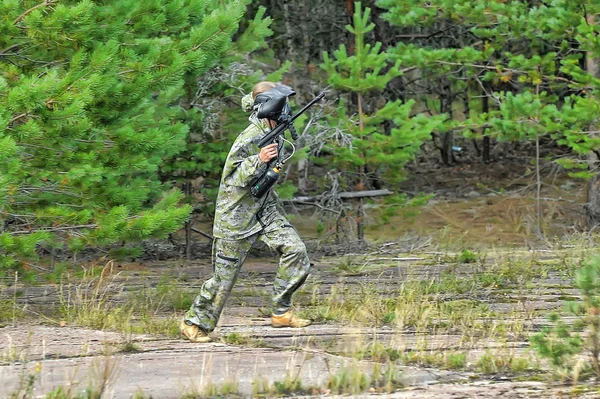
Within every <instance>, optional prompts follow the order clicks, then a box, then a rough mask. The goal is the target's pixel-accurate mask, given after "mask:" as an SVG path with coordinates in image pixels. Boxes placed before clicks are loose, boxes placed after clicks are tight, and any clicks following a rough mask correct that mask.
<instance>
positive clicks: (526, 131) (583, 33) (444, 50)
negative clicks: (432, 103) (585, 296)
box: [377, 0, 600, 233]
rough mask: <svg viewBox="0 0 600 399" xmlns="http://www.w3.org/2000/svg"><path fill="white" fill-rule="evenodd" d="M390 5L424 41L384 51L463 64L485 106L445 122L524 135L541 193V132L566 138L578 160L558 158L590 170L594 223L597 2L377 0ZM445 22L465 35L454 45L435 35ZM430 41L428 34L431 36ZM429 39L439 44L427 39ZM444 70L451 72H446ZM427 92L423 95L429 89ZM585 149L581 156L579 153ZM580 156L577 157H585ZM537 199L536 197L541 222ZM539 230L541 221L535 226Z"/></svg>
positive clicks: (597, 203)
mask: <svg viewBox="0 0 600 399" xmlns="http://www.w3.org/2000/svg"><path fill="white" fill-rule="evenodd" d="M377 4H378V5H379V6H381V7H384V8H386V9H388V11H389V12H388V13H387V14H386V16H385V18H386V19H387V20H388V21H389V22H390V23H391V24H393V25H395V26H397V27H399V28H406V27H416V26H418V27H419V29H420V30H421V33H422V36H423V37H425V38H428V39H425V40H424V41H422V42H420V43H419V42H418V40H419V39H417V40H416V44H415V43H411V44H406V43H399V44H398V45H397V46H396V48H395V49H393V50H390V52H392V53H393V54H394V55H395V56H396V57H397V58H398V59H400V60H402V62H403V65H406V66H414V67H416V68H418V69H419V71H420V72H421V73H422V74H424V73H425V72H423V71H432V73H435V71H444V70H445V69H446V70H447V69H448V68H450V71H454V72H453V73H458V71H463V73H464V75H465V76H467V77H468V79H467V80H468V81H470V82H471V86H477V87H479V89H478V91H479V93H476V92H474V91H472V92H470V93H469V92H467V94H469V95H470V96H472V97H473V98H470V99H469V100H468V101H467V104H471V105H476V104H477V101H478V100H477V99H476V98H474V97H484V98H485V100H486V101H485V102H484V104H488V100H489V103H492V104H494V107H492V108H491V109H486V108H487V107H478V106H474V107H471V108H470V109H469V111H470V112H469V114H468V115H467V118H466V120H460V118H457V117H455V118H452V119H449V120H448V121H447V122H446V124H445V125H446V129H456V130H458V131H463V132H464V133H465V134H466V135H467V136H469V137H471V136H472V135H473V134H474V133H477V132H479V133H480V134H481V133H484V134H486V135H494V136H496V137H498V138H499V139H501V140H527V141H532V142H534V143H535V144H536V148H537V149H538V157H537V166H538V198H539V192H540V189H541V185H542V182H541V180H540V177H539V144H540V140H541V139H544V138H545V139H551V140H555V141H556V142H558V143H559V144H561V145H565V146H568V147H570V148H571V149H572V150H573V152H574V153H575V154H581V157H579V159H577V158H572V157H571V158H568V159H564V160H562V162H561V164H562V165H564V166H568V167H575V168H578V169H579V172H575V173H574V174H573V175H574V176H580V177H589V176H594V177H593V179H592V180H591V181H590V183H591V184H590V185H589V188H590V191H589V192H590V194H591V195H589V196H588V197H589V199H588V204H587V207H586V209H587V211H588V218H589V220H590V224H591V225H595V224H597V223H599V222H600V188H598V185H597V184H593V183H594V182H595V181H596V180H597V178H596V173H597V171H596V170H597V168H598V165H600V163H599V159H600V158H598V157H597V155H596V153H597V150H598V149H599V148H600V140H599V137H598V135H597V134H596V133H595V132H597V131H598V126H597V114H598V107H599V106H600V101H599V100H600V99H599V97H598V93H597V90H598V89H600V86H599V83H600V79H599V78H600V76H598V70H597V68H594V66H597V65H598V63H597V62H596V61H595V60H598V59H600V40H598V33H599V32H600V26H599V24H598V15H599V14H600V3H598V2H597V1H591V0H584V1H578V2H573V1H568V0H556V1H552V2H551V4H548V3H547V2H543V1H530V2H518V1H514V2H507V1H504V0H491V1H485V2H481V1H476V0H462V1H460V2H458V3H457V2H456V1H450V0H434V1H424V0H412V1H410V2H403V3H399V2H396V1H391V0H379V1H378V2H377ZM442 20H443V21H445V22H446V24H447V25H449V26H450V27H449V29H452V32H454V36H460V35H467V36H468V37H469V39H468V41H463V43H462V45H460V46H459V45H457V43H453V45H452V46H449V45H445V44H446V43H442V45H439V40H438V39H435V40H434V39H429V38H432V37H438V36H437V35H444V34H445V32H440V31H439V29H438V28H439V26H438V25H439V23H440V22H439V21H442ZM427 40H430V41H427ZM433 41H435V43H432V42H433ZM447 73H450V72H449V71H447ZM425 95H426V94H425ZM582 158H585V159H582ZM582 161H583V162H582ZM540 213H541V208H540V206H539V202H538V223H539V219H540V218H539V216H541V215H540ZM538 229H539V230H540V233H541V225H538Z"/></svg>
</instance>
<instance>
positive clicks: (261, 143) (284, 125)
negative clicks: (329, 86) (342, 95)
mask: <svg viewBox="0 0 600 399" xmlns="http://www.w3.org/2000/svg"><path fill="white" fill-rule="evenodd" d="M323 97H325V93H320V94H319V95H318V96H316V97H315V98H313V99H312V100H310V102H309V103H308V104H306V105H305V106H304V107H302V109H301V110H300V111H298V112H297V113H296V114H294V115H293V116H292V117H291V118H290V119H289V121H288V122H287V123H282V124H281V125H277V126H276V127H275V128H274V129H273V130H271V131H270V132H269V133H267V134H266V135H265V137H263V138H262V139H260V141H259V142H258V143H256V144H257V145H258V146H259V147H260V148H262V147H264V146H265V145H267V144H269V143H270V142H271V141H272V140H273V139H274V138H275V137H277V136H279V135H280V134H282V133H283V132H284V131H285V129H287V127H288V126H289V125H290V124H291V123H292V122H294V120H296V118H298V117H299V116H300V115H302V114H303V113H304V112H305V111H306V110H307V109H309V108H310V107H312V106H313V105H315V103H317V102H318V101H320V100H321V99H322V98H323Z"/></svg>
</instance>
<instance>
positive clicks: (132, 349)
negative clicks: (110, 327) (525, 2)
mask: <svg viewBox="0 0 600 399" xmlns="http://www.w3.org/2000/svg"><path fill="white" fill-rule="evenodd" d="M141 350H142V348H141V347H140V346H139V345H138V344H136V343H135V342H132V341H126V342H124V343H123V344H122V345H121V346H120V348H119V352H121V353H137V352H140V351H141Z"/></svg>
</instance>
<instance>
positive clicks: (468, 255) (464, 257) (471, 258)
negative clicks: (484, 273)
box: [456, 249, 479, 263]
mask: <svg viewBox="0 0 600 399" xmlns="http://www.w3.org/2000/svg"><path fill="white" fill-rule="evenodd" d="M478 259H479V255H478V254H477V253H475V252H473V251H469V250H468V249H463V251H462V252H461V253H460V254H459V255H458V256H457V257H456V261H457V262H458V263H475V262H477V260H478Z"/></svg>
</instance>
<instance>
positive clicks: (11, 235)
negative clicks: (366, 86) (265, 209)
mask: <svg viewBox="0 0 600 399" xmlns="http://www.w3.org/2000/svg"><path fill="white" fill-rule="evenodd" d="M248 2H249V1H248V0H245V1H220V2H214V1H210V0H176V1H165V0H148V1H143V2H140V1H135V0H120V1H116V0H114V1H105V2H100V3H98V2H92V1H90V0H83V1H68V0H67V1H61V2H60V3H58V2H55V1H47V2H42V3H40V2H37V1H29V0H25V1H17V0H7V1H3V2H2V3H0V15H1V16H2V17H1V18H0V33H1V35H0V48H2V49H3V50H2V54H1V55H0V96H1V97H2V102H0V126H1V128H0V144H1V145H0V212H1V213H0V221H2V222H3V230H2V232H1V233H0V273H2V272H3V271H4V272H5V271H7V270H9V269H11V268H21V267H23V266H26V264H27V262H28V259H31V258H34V257H35V256H36V252H37V251H36V250H37V249H38V248H39V247H40V246H44V247H46V248H68V249H70V250H81V249H83V248H86V247H89V246H102V245H109V244H112V243H115V242H117V241H128V240H133V241H136V240H141V239H144V238H147V237H165V236H166V235H167V234H169V233H170V232H173V231H175V230H176V229H178V228H180V226H181V225H182V224H183V223H184V222H185V221H186V220H187V219H188V217H189V214H190V211H191V207H190V206H189V205H184V206H181V200H182V195H181V192H180V191H179V190H173V189H172V185H171V182H170V181H167V182H161V181H160V179H159V177H158V170H159V168H160V167H161V164H162V163H163V161H164V160H165V159H168V158H171V157H173V156H175V155H176V154H178V153H181V151H182V150H184V149H185V147H186V138H187V136H188V132H189V130H190V124H189V120H188V119H187V118H186V117H185V116H184V115H182V109H181V107H180V101H181V99H182V98H185V97H186V90H190V88H191V87H193V86H194V84H195V82H196V80H197V79H198V77H200V76H202V75H203V74H204V73H206V72H207V71H209V70H211V69H212V68H214V67H215V66H217V65H220V64H227V63H230V62H232V61H233V60H234V59H235V55H236V54H239V52H240V51H251V50H252V49H254V48H256V46H258V45H260V44H261V40H262V38H263V37H264V36H265V35H266V34H268V33H269V32H268V28H267V26H266V25H265V23H268V21H265V22H264V23H263V22H262V21H261V16H259V17H258V19H257V20H256V21H255V23H253V24H251V25H250V27H249V28H248V29H247V30H246V31H245V32H244V33H242V34H241V35H239V37H238V39H237V41H234V40H233V38H234V35H236V34H237V32H238V25H239V22H240V20H241V19H242V17H243V15H244V12H245V8H246V5H247V4H248Z"/></svg>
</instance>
